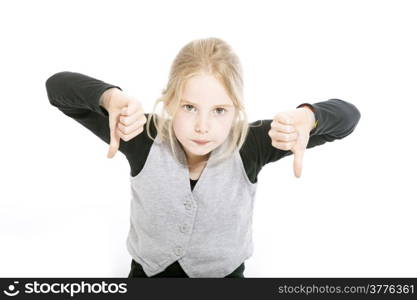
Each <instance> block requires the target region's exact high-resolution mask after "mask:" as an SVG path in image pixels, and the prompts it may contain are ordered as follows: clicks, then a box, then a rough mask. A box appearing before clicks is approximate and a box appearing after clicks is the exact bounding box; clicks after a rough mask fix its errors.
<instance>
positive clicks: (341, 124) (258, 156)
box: [46, 71, 361, 188]
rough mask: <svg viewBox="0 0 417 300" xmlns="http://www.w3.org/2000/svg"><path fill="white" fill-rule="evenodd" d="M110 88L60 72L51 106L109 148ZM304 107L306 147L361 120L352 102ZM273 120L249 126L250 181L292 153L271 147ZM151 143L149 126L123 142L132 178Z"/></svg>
mask: <svg viewBox="0 0 417 300" xmlns="http://www.w3.org/2000/svg"><path fill="white" fill-rule="evenodd" d="M109 88H118V89H120V90H122V89H121V88H120V87H119V86H116V85H112V84H109V83H106V82H103V81H101V80H98V79H95V78H92V77H90V76H87V75H84V74H80V73H75V72H68V71H64V72H59V73H56V74H54V75H52V76H51V77H49V78H48V79H47V81H46V90H47V94H48V98H49V101H50V103H51V105H53V106H55V107H57V108H58V109H59V110H60V111H62V112H63V113H64V114H65V115H67V116H69V117H71V118H72V119H74V120H76V121H77V122H79V123H80V124H82V125H83V126H84V127H86V128H88V129H89V130H90V131H92V132H93V133H94V134H95V135H96V136H98V137H99V138H100V139H102V140H103V141H104V142H106V143H107V144H110V128H109V115H108V112H107V110H106V109H104V108H103V107H102V106H100V105H99V99H100V96H101V95H102V94H103V92H104V91H106V90H107V89H109ZM302 105H308V106H309V107H310V108H311V109H312V110H313V112H314V116H315V119H316V121H317V126H316V127H315V128H314V129H313V130H312V131H311V132H310V138H309V141H308V144H307V148H312V147H315V146H317V145H321V144H324V143H325V142H332V141H334V140H336V139H342V138H344V137H346V136H347V135H349V134H350V133H352V132H353V130H354V129H355V127H356V125H357V124H358V122H359V119H360V116H361V115H360V112H359V110H358V109H357V108H356V107H355V106H354V105H353V104H351V103H349V102H346V101H343V100H340V99H330V100H327V101H323V102H317V103H313V104H311V103H302V104H300V105H298V106H297V108H298V107H301V106H302ZM145 116H146V117H147V118H148V116H149V114H146V113H145ZM271 122H272V119H264V120H258V121H255V122H252V123H250V125H251V127H249V132H248V135H247V137H246V140H245V143H244V145H243V146H242V148H241V149H240V151H239V153H240V155H241V158H242V161H243V164H244V167H245V171H246V173H247V176H248V178H249V179H250V181H251V182H252V183H256V182H257V176H258V174H259V172H260V170H261V169H262V167H263V166H264V165H266V164H267V163H271V162H275V161H277V160H279V159H281V158H283V157H285V156H288V155H291V154H292V152H291V151H290V150H280V149H277V148H275V147H273V146H272V144H271V138H270V136H269V135H268V131H269V130H270V129H271ZM150 123H151V125H150V126H151V128H150V132H151V134H152V136H153V137H155V136H156V128H155V127H154V125H153V122H150ZM252 126H253V127H252ZM152 143H153V140H152V139H150V138H149V137H148V135H147V133H146V128H144V130H143V132H142V133H141V134H139V135H138V136H136V137H135V138H133V139H131V140H129V141H127V142H125V141H123V140H120V145H119V151H120V152H122V153H123V154H124V155H125V156H126V158H127V160H128V161H129V164H130V174H131V176H136V175H137V174H139V172H140V171H141V170H142V168H143V166H144V164H145V161H146V159H147V157H148V153H149V151H150V148H151V146H152ZM190 182H191V186H192V188H193V187H194V185H195V183H196V182H197V180H191V179H190Z"/></svg>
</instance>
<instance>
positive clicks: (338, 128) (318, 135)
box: [240, 99, 361, 181]
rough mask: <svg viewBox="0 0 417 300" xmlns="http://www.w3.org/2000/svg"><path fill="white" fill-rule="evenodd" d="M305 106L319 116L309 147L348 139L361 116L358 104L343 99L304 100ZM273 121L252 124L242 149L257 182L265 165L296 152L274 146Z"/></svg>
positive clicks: (244, 159)
mask: <svg viewBox="0 0 417 300" xmlns="http://www.w3.org/2000/svg"><path fill="white" fill-rule="evenodd" d="M303 106H308V107H309V108H310V109H311V110H312V111H313V112H314V117H315V120H314V121H315V122H314V123H315V126H314V128H313V129H312V130H311V131H310V133H309V140H308V144H307V148H313V147H315V146H318V145H322V144H324V143H326V142H332V141H334V140H336V139H342V138H345V137H346V136H348V135H349V134H351V133H352V132H353V130H354V129H355V127H356V126H357V124H358V122H359V119H360V117H361V114H360V112H359V110H358V109H357V108H356V106H354V105H353V104H352V103H349V102H347V101H344V100H340V99H329V100H327V101H322V102H317V103H312V104H311V103H302V104H300V105H298V106H297V108H300V107H303ZM272 121H273V120H272V119H264V120H258V121H255V122H252V123H250V128H249V132H248V135H247V138H246V141H245V144H244V145H243V147H242V148H241V150H240V154H241V156H242V160H243V162H244V165H245V168H246V169H247V170H248V171H249V172H248V173H250V174H252V179H253V181H256V176H257V174H258V173H259V172H260V170H261V168H262V167H263V166H264V165H266V164H267V163H271V162H275V161H277V160H279V159H281V158H283V157H285V156H289V155H291V154H293V153H292V151H291V150H280V149H277V148H276V147H274V146H273V145H272V143H271V137H270V136H269V135H268V132H269V131H270V130H271V123H272Z"/></svg>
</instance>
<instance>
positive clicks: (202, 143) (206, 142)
mask: <svg viewBox="0 0 417 300" xmlns="http://www.w3.org/2000/svg"><path fill="white" fill-rule="evenodd" d="M192 141H193V142H194V143H196V144H198V145H206V144H208V143H209V142H210V141H206V140H192Z"/></svg>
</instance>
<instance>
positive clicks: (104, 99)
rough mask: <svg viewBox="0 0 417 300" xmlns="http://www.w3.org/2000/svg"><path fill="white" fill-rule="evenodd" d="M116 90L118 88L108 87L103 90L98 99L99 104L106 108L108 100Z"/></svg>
mask: <svg viewBox="0 0 417 300" xmlns="http://www.w3.org/2000/svg"><path fill="white" fill-rule="evenodd" d="M117 91H120V90H119V89H118V88H110V89H107V90H105V91H104V92H103V94H102V95H101V97H100V99H99V105H100V106H102V107H104V108H105V109H106V110H108V107H109V103H110V100H111V98H112V97H113V96H114V94H115V93H117Z"/></svg>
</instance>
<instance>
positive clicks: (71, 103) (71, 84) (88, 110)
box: [46, 71, 147, 159]
mask: <svg viewBox="0 0 417 300" xmlns="http://www.w3.org/2000/svg"><path fill="white" fill-rule="evenodd" d="M46 90H47V94H48V98H49V102H50V103H51V105H53V106H55V107H57V108H58V109H59V110H60V111H61V112H63V113H64V114H65V115H67V116H69V117H70V118H72V119H74V120H76V121H77V122H78V123H80V124H81V125H83V126H84V127H86V128H88V129H89V130H90V131H91V132H93V133H94V134H95V135H96V136H98V137H99V138H100V139H101V140H103V141H104V142H106V143H107V144H109V145H110V143H111V140H112V139H114V137H113V138H112V133H111V131H110V124H109V123H110V122H109V111H110V116H116V115H117V113H115V111H117V110H118V109H119V108H120V109H122V108H123V107H122V106H123V104H127V103H128V102H129V101H127V100H126V99H125V98H123V99H125V100H126V101H125V102H123V101H119V100H117V101H113V102H112V103H110V102H111V101H110V95H111V94H113V93H116V92H118V93H119V94H120V93H121V91H122V89H121V88H120V87H118V86H115V85H112V84H108V83H105V82H103V81H101V80H98V79H95V78H92V77H89V76H86V75H83V74H80V73H75V72H67V71H64V72H59V73H56V74H54V75H52V76H51V77H49V78H48V79H47V80H46ZM116 90H117V91H116ZM105 107H106V108H107V109H106V108H105ZM109 107H110V109H109ZM144 115H145V117H147V114H144ZM145 120H146V119H145ZM116 124H117V123H116ZM118 128H119V129H120V127H118ZM124 129H126V128H124ZM119 132H120V131H119ZM145 134H146V133H145ZM142 136H144V134H139V133H137V135H136V136H135V137H132V135H131V137H130V139H129V140H126V141H124V140H120V144H119V145H118V147H117V148H116V151H117V149H118V150H120V151H121V152H122V153H123V154H124V155H125V156H126V157H127V158H128V159H129V155H130V154H132V153H135V152H137V148H138V147H139V146H140V143H141V142H142V140H143V137H142ZM109 153H110V151H109ZM114 154H115V153H113V155H114Z"/></svg>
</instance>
